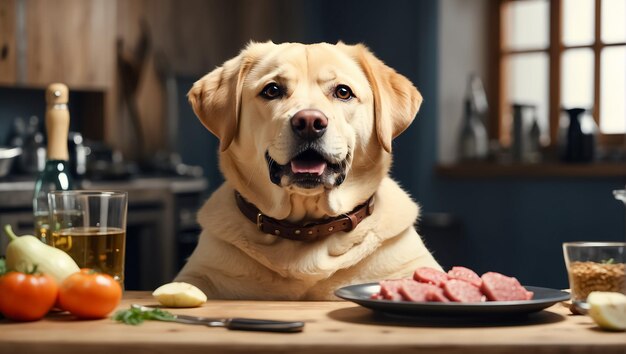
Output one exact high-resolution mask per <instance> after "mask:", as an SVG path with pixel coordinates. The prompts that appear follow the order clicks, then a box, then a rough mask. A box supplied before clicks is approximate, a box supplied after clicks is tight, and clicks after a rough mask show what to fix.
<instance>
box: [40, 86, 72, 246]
mask: <svg viewBox="0 0 626 354" xmlns="http://www.w3.org/2000/svg"><path fill="white" fill-rule="evenodd" d="M68 96H69V93H68V89H67V86H65V85H64V84H59V83H55V84H51V85H50V86H48V88H47V90H46V133H47V136H48V149H47V156H46V164H45V167H44V169H43V171H41V172H40V173H39V175H38V177H37V180H36V182H35V193H34V196H33V213H34V216H35V236H37V237H38V238H39V239H40V240H41V241H43V242H45V243H49V242H50V241H51V240H49V238H50V237H51V235H50V226H49V223H50V220H49V219H50V218H49V215H48V213H49V212H48V192H51V191H55V190H70V189H73V187H74V185H73V181H72V176H71V173H70V165H69V153H68V149H67V134H68V131H69V126H70V113H69V110H68V108H67V102H68Z"/></svg>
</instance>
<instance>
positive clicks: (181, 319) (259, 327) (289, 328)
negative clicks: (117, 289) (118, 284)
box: [131, 304, 304, 333]
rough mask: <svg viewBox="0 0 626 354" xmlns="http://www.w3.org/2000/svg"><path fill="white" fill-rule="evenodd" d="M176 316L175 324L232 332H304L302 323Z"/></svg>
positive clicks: (136, 306)
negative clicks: (225, 329) (216, 328)
mask: <svg viewBox="0 0 626 354" xmlns="http://www.w3.org/2000/svg"><path fill="white" fill-rule="evenodd" d="M131 307H133V308H136V309H140V310H142V311H149V310H151V308H150V307H146V306H141V305H136V304H133V305H131ZM172 315H173V316H174V319H173V322H177V323H184V324H194V325H205V326H209V327H224V328H227V329H230V330H239V331H264V332H283V333H295V332H302V330H303V329H304V322H301V321H276V320H264V319H256V318H240V317H232V318H215V317H201V316H190V315H177V314H172Z"/></svg>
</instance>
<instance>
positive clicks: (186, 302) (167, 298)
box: [152, 282, 207, 307]
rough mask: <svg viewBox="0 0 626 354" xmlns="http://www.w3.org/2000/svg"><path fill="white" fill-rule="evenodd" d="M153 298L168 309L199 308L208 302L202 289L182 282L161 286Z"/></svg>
mask: <svg viewBox="0 0 626 354" xmlns="http://www.w3.org/2000/svg"><path fill="white" fill-rule="evenodd" d="M152 296H154V297H155V298H156V299H157V300H158V301H159V303H160V304H161V305H163V306H166V307H197V306H200V305H202V304H203V303H205V302H206V300H207V298H206V295H204V293H203V292H202V291H201V290H200V289H198V288H196V287H195V286H193V285H191V284H187V283H182V282H180V283H179V282H174V283H168V284H165V285H161V286H160V287H158V288H157V289H156V290H155V291H154V292H153V293H152Z"/></svg>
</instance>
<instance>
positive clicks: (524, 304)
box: [335, 283, 569, 317]
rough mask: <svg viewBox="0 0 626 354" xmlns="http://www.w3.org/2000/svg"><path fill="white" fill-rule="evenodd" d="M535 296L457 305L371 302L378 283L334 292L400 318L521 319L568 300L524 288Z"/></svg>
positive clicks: (561, 295)
mask: <svg viewBox="0 0 626 354" xmlns="http://www.w3.org/2000/svg"><path fill="white" fill-rule="evenodd" d="M525 288H526V289H527V290H528V291H532V292H534V293H535V295H534V296H533V299H532V300H523V301H486V302H477V303H458V302H446V303H444V302H408V301H390V300H373V299H371V298H370V297H371V296H372V294H374V293H377V292H378V291H379V290H380V286H379V285H378V283H367V284H358V285H350V286H346V287H343V288H341V289H338V290H337V291H335V295H337V296H338V297H340V298H342V299H345V300H348V301H352V302H355V303H357V304H359V305H361V306H364V307H367V308H369V309H372V310H375V311H380V312H385V313H389V314H394V315H401V316H471V317H476V316H486V317H487V316H488V317H493V316H502V315H507V316H508V315H521V314H528V313H532V312H537V311H541V310H543V309H545V308H547V307H550V306H552V305H554V304H555V303H557V302H559V301H565V300H569V294H568V293H566V292H565V291H561V290H556V289H550V288H540V287H536V286H525Z"/></svg>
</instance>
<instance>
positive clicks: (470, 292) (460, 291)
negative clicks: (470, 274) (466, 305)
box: [443, 279, 485, 302]
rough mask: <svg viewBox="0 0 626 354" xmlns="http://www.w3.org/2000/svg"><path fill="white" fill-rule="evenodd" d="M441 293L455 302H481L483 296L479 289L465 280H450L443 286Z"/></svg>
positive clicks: (483, 299)
mask: <svg viewBox="0 0 626 354" xmlns="http://www.w3.org/2000/svg"><path fill="white" fill-rule="evenodd" d="M443 293H444V294H445V295H446V296H447V297H448V299H450V300H452V301H455V302H481V301H485V295H483V293H482V292H480V289H479V288H478V287H476V286H474V285H472V284H471V283H468V282H466V281H465V280H459V279H450V280H448V281H447V282H446V283H445V284H444V285H443Z"/></svg>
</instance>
